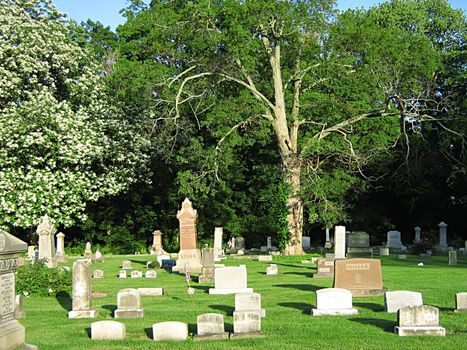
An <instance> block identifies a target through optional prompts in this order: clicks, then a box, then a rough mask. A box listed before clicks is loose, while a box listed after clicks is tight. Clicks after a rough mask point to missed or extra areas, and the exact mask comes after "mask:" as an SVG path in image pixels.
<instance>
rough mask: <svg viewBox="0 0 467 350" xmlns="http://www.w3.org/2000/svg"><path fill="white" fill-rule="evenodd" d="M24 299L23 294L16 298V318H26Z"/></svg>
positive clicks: (17, 295)
mask: <svg viewBox="0 0 467 350" xmlns="http://www.w3.org/2000/svg"><path fill="white" fill-rule="evenodd" d="M23 301H24V297H23V296H22V295H21V294H16V297H15V318H16V319H18V318H25V317H26V312H25V311H24V305H23Z"/></svg>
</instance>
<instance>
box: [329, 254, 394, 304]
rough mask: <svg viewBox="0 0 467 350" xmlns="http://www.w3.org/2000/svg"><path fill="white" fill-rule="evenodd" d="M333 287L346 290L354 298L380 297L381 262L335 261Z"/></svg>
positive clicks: (360, 260) (381, 285)
mask: <svg viewBox="0 0 467 350" xmlns="http://www.w3.org/2000/svg"><path fill="white" fill-rule="evenodd" d="M334 266H335V274H334V287H335V288H343V289H348V290H350V291H351V292H352V295H353V296H354V297H365V296H373V295H382V294H383V293H384V292H385V289H383V280H382V275H381V261H380V260H378V259H348V260H336V262H335V265H334Z"/></svg>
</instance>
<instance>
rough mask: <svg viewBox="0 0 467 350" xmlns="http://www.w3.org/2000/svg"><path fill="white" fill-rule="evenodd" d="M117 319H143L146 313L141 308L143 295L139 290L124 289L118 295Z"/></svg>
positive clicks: (115, 313)
mask: <svg viewBox="0 0 467 350" xmlns="http://www.w3.org/2000/svg"><path fill="white" fill-rule="evenodd" d="M114 315H115V318H142V317H143V316H144V311H143V309H142V308H141V294H140V292H139V291H138V289H134V288H127V289H122V290H121V291H119V292H118V294H117V310H115V312H114Z"/></svg>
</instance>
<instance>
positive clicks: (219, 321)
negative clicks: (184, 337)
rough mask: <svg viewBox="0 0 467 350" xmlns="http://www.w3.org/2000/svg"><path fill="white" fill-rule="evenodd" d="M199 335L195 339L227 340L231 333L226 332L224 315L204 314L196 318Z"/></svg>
mask: <svg viewBox="0 0 467 350" xmlns="http://www.w3.org/2000/svg"><path fill="white" fill-rule="evenodd" d="M196 325H197V335H196V336H195V337H194V338H195V339H197V338H199V339H203V338H204V339H226V338H228V337H229V333H228V332H225V330H224V315H221V314H214V313H209V314H203V315H199V316H198V317H197V318H196Z"/></svg>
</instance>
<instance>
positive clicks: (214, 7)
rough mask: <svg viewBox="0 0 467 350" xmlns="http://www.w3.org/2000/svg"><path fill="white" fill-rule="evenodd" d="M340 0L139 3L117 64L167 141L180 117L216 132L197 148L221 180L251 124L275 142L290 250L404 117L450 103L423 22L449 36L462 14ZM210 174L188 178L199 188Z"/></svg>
mask: <svg viewBox="0 0 467 350" xmlns="http://www.w3.org/2000/svg"><path fill="white" fill-rule="evenodd" d="M435 5H436V6H435ZM333 6H334V1H330V0H314V1H310V0H298V1H268V0H246V1H238V0H218V1H212V0H203V1H195V2H193V1H164V0H154V1H151V3H150V5H149V7H147V8H146V7H145V6H144V4H143V3H142V2H141V1H132V6H131V7H130V8H129V9H128V10H127V11H126V16H127V18H128V21H127V23H126V24H125V25H124V26H123V27H121V28H120V29H119V34H120V36H121V45H122V47H123V49H122V57H121V58H120V60H119V63H118V64H117V67H120V69H121V68H122V67H133V69H131V72H132V74H134V77H133V78H132V79H131V81H133V82H137V83H138V84H139V85H138V86H139V90H138V91H140V92H143V94H140V96H139V98H140V99H141V100H140V102H141V103H146V104H147V105H146V106H145V108H146V112H147V113H148V115H149V116H152V117H154V126H155V128H156V127H157V126H158V125H161V124H163V123H165V124H166V125H167V124H170V125H171V126H172V127H173V128H174V130H175V131H174V132H173V133H172V139H167V140H166V142H167V143H168V141H169V140H172V141H176V140H177V137H179V136H180V135H181V134H182V129H183V128H184V127H186V125H187V123H186V122H185V121H184V119H191V120H192V121H193V123H195V125H197V126H198V128H199V130H200V131H201V130H202V131H203V132H204V134H203V136H202V137H203V139H208V138H215V139H216V140H217V142H216V143H215V144H214V145H213V147H211V148H210V149H205V148H203V145H198V148H199V152H198V154H200V157H201V158H203V159H204V161H203V163H204V164H209V165H210V166H211V168H212V170H211V172H209V173H210V174H211V175H212V176H211V178H212V179H214V180H219V179H218V174H217V169H218V165H219V162H221V159H222V157H223V154H225V153H228V150H227V145H228V140H229V139H231V138H233V139H236V140H238V138H239V137H241V136H242V134H243V133H244V130H245V129H248V128H249V127H252V126H255V125H256V126H258V125H260V127H258V128H259V129H261V130H264V129H267V130H269V132H263V133H261V135H262V136H261V137H263V138H264V137H265V136H269V137H272V138H273V140H274V144H275V147H276V149H277V152H278V154H279V156H280V157H279V159H280V167H281V169H282V180H283V183H284V184H285V186H286V188H287V189H288V192H287V196H286V199H285V201H284V205H285V206H286V211H287V214H286V230H287V232H288V237H287V240H286V244H285V249H284V252H285V254H301V253H302V252H303V251H302V248H301V241H302V229H303V222H304V207H305V206H306V208H307V209H306V210H307V213H308V219H309V220H310V221H311V222H321V223H323V224H333V223H335V222H336V221H337V220H339V218H342V213H343V209H344V208H343V204H342V200H339V199H336V200H333V198H341V199H342V197H343V195H344V194H345V192H346V191H347V190H348V189H349V188H350V187H351V186H353V185H354V184H355V183H356V182H358V179H359V177H360V178H364V177H365V174H364V168H365V167H366V166H367V165H368V164H370V162H371V161H375V160H376V161H377V160H378V159H379V157H382V156H383V155H384V152H386V151H387V150H388V149H390V148H391V147H392V146H394V144H396V143H397V142H398V141H399V140H400V139H401V138H402V139H403V138H404V135H407V129H408V127H407V125H413V124H417V125H418V124H419V123H423V122H424V121H430V122H433V123H434V122H435V120H434V118H433V117H432V114H433V113H430V112H432V111H433V109H436V110H439V108H441V107H440V106H441V103H439V104H437V105H436V106H433V105H432V104H430V101H431V98H432V96H433V93H434V92H435V89H433V86H434V85H435V84H436V72H437V71H439V70H440V67H441V66H442V61H441V59H440V55H441V53H440V50H439V45H434V41H435V40H436V39H437V38H439V36H431V35H430V28H429V27H428V24H429V23H432V24H433V26H436V24H442V25H447V26H448V27H447V28H445V29H446V30H445V31H444V33H445V35H446V36H447V37H454V36H456V35H458V33H459V28H455V25H456V24H457V23H458V22H459V21H458V19H459V18H460V17H462V14H461V13H460V12H456V11H454V10H452V9H451V8H450V7H449V5H448V4H447V2H446V1H437V2H433V1H429V0H411V1H399V0H395V1H392V2H391V3H389V4H386V5H382V6H381V7H377V8H373V9H371V10H368V11H366V10H358V11H348V12H346V13H344V14H342V15H340V16H337V17H336V12H335V11H334V10H333ZM440 9H442V11H439V10H440ZM411 11H415V12H411ZM443 11H444V12H443ZM449 18H451V19H452V18H455V19H456V21H449V20H447V19H449ZM451 24H452V26H451ZM433 26H432V27H433ZM431 32H432V31H431ZM445 49H446V50H449V47H445ZM118 70H119V69H117V70H116V73H115V74H116V76H117V77H118V76H119V74H118ZM123 71H125V70H124V69H123ZM127 71H130V70H127ZM138 72H141V74H138ZM143 72H144V74H145V76H146V77H147V78H146V79H145V76H143V75H142V73H143ZM155 77H156V79H155ZM132 87H133V88H134V85H133V86H132ZM127 91H128V90H127ZM134 101H136V100H134ZM225 106H227V107H228V108H227V109H226V108H223V107H225ZM140 107H141V105H140ZM229 108H230V112H229V110H228V109H229ZM196 141H197V139H196V140H194V142H196ZM237 142H238V141H237ZM263 144H264V145H267V144H268V143H266V142H264V143H263ZM200 150H202V151H200ZM207 173H208V172H207V171H205V172H204V173H203V174H199V173H198V174H193V175H192V176H191V177H188V178H186V179H185V180H186V181H188V182H191V183H192V186H193V187H197V186H199V184H198V183H199V182H202V181H205V180H206V179H207V178H208V177H207V176H206V174H207Z"/></svg>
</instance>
